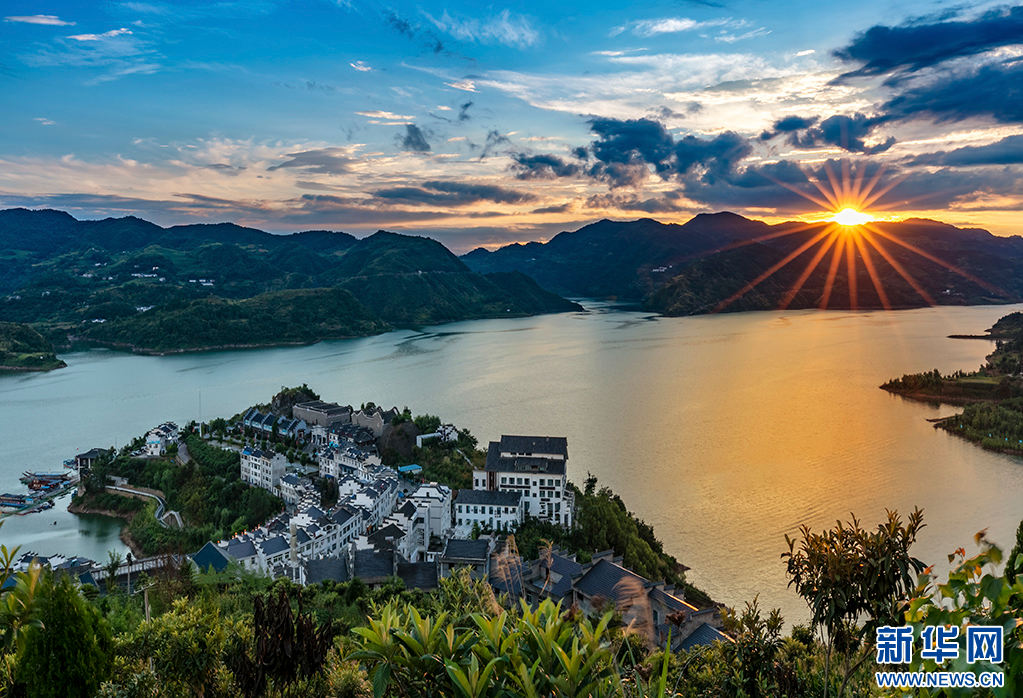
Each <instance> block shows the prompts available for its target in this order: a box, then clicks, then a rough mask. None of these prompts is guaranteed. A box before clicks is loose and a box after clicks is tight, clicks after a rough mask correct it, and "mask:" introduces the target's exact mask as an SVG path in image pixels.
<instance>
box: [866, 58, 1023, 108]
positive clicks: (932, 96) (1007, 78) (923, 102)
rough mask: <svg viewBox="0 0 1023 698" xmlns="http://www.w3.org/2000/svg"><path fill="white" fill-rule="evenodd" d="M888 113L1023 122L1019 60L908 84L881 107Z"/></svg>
mask: <svg viewBox="0 0 1023 698" xmlns="http://www.w3.org/2000/svg"><path fill="white" fill-rule="evenodd" d="M882 108H883V109H884V110H885V111H886V112H887V113H888V114H889V115H890V116H892V117H897V118H909V117H915V116H926V117H931V118H932V119H934V120H935V121H938V122H945V121H961V120H963V119H966V118H969V117H975V116H990V117H991V118H993V119H994V120H995V121H999V122H1001V123H1020V122H1023V62H1018V61H1017V62H1008V63H1005V64H997V65H985V66H982V67H980V68H978V69H976V70H972V71H969V72H967V73H961V74H958V75H954V76H939V77H938V78H937V79H935V80H933V81H931V82H929V83H926V84H922V85H917V86H913V87H910V88H909V89H906V90H905V91H903V92H902V93H901V94H900V95H898V96H897V97H895V98H893V99H891V100H890V101H888V102H887V103H886V104H884V105H883V107H882Z"/></svg>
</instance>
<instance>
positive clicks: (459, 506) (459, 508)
mask: <svg viewBox="0 0 1023 698" xmlns="http://www.w3.org/2000/svg"><path fill="white" fill-rule="evenodd" d="M458 513H459V514H461V513H462V505H461V504H459V505H458Z"/></svg>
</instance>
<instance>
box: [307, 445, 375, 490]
mask: <svg viewBox="0 0 1023 698" xmlns="http://www.w3.org/2000/svg"><path fill="white" fill-rule="evenodd" d="M319 465H320V476H321V477H332V478H338V479H339V478H342V477H344V476H345V475H348V474H351V475H354V476H355V477H357V478H358V479H359V480H362V481H363V482H365V481H367V480H369V479H370V473H371V471H372V470H373V468H375V467H376V466H379V465H380V456H378V455H377V454H376V453H373V452H372V451H365V450H362V449H360V448H357V447H356V446H355V444H352V443H350V442H343V443H341V444H340V445H338V446H328V447H327V448H326V449H324V450H323V451H322V452H321V453H320V457H319Z"/></svg>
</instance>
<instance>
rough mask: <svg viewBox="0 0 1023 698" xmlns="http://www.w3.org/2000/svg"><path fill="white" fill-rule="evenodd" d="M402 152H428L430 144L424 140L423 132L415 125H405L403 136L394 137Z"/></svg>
mask: <svg viewBox="0 0 1023 698" xmlns="http://www.w3.org/2000/svg"><path fill="white" fill-rule="evenodd" d="M395 140H396V141H397V142H398V145H400V146H401V148H402V150H409V151H412V152H414V153H428V152H430V142H429V141H427V140H426V135H425V134H424V133H423V130H422V129H421V128H419V127H418V126H416V125H415V124H405V135H401V134H399V135H398V136H396V137H395Z"/></svg>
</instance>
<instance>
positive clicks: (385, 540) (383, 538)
mask: <svg viewBox="0 0 1023 698" xmlns="http://www.w3.org/2000/svg"><path fill="white" fill-rule="evenodd" d="M404 537H405V532H404V531H403V530H401V529H400V528H398V527H397V526H395V525H394V524H389V525H387V526H384V527H383V528H381V529H380V530H379V531H374V532H373V533H371V534H369V536H368V539H369V542H370V544H371V545H372V546H373V547H374V548H379V549H380V550H390V549H393V548H394V543H395V542H396V541H399V540H401V539H402V538H404Z"/></svg>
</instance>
